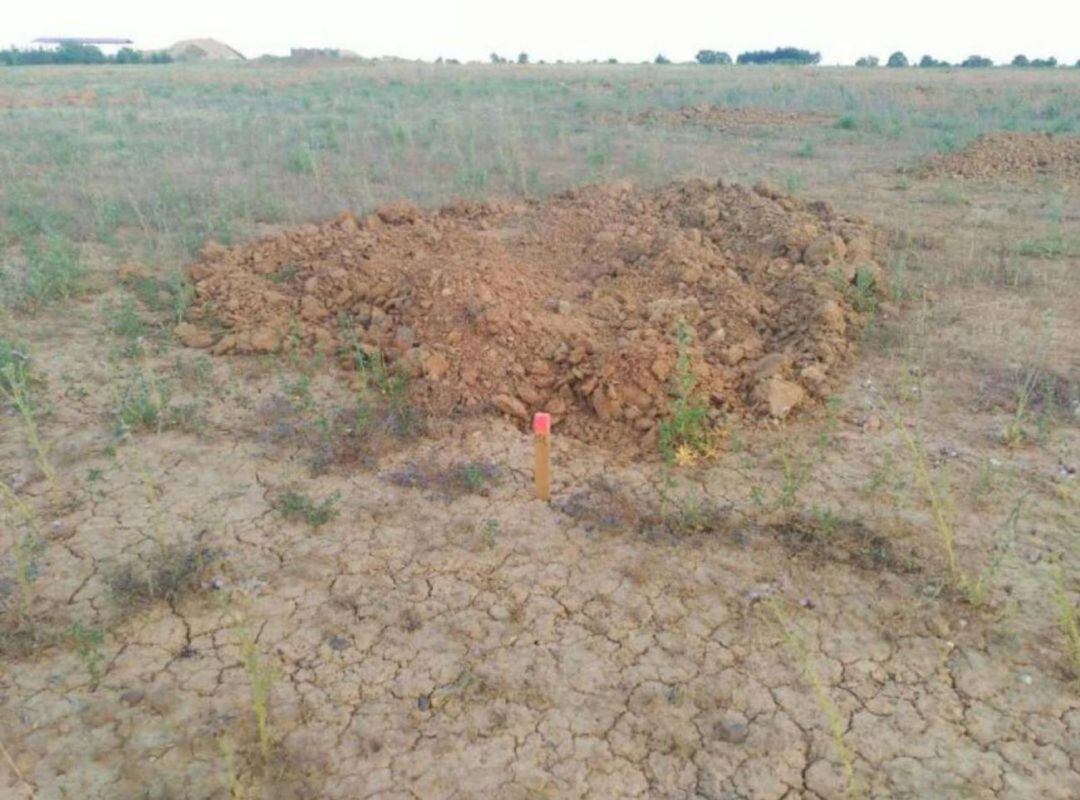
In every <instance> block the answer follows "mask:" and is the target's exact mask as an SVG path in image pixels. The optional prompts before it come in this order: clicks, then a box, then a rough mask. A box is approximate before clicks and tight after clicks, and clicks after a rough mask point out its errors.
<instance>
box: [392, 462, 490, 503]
mask: <svg viewBox="0 0 1080 800" xmlns="http://www.w3.org/2000/svg"><path fill="white" fill-rule="evenodd" d="M387 478H388V479H389V481H390V482H391V483H393V484H394V485H396V486H404V487H406V488H409V489H427V490H434V491H435V492H437V493H438V494H439V495H441V496H442V497H443V498H445V499H447V500H449V499H452V498H455V497H460V496H461V495H465V494H485V493H486V492H487V489H488V487H489V486H490V485H491V484H493V483H495V482H496V481H497V480H498V479H499V468H498V467H497V466H496V465H495V464H493V463H491V462H490V461H455V462H453V463H451V464H450V465H449V466H442V465H439V464H436V463H430V462H428V463H418V462H415V461H414V462H410V463H408V464H406V465H405V466H404V467H402V468H401V469H398V470H395V471H394V472H392V473H390V474H389V475H388V476H387Z"/></svg>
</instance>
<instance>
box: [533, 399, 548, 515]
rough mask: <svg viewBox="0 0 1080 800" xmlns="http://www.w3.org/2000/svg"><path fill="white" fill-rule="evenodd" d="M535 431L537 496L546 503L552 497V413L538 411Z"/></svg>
mask: <svg viewBox="0 0 1080 800" xmlns="http://www.w3.org/2000/svg"><path fill="white" fill-rule="evenodd" d="M533 432H534V433H536V461H535V463H534V465H533V476H534V481H535V483H536V497H537V499H539V500H543V501H544V502H545V503H546V502H547V501H548V500H550V499H551V435H550V434H551V414H545V413H543V412H542V411H541V412H538V413H537V414H536V416H534V417H533Z"/></svg>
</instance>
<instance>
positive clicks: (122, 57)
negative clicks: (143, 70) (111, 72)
mask: <svg viewBox="0 0 1080 800" xmlns="http://www.w3.org/2000/svg"><path fill="white" fill-rule="evenodd" d="M172 60H173V59H172V56H170V55H169V54H168V53H165V52H159V51H155V52H149V53H148V52H144V51H142V50H135V49H134V48H131V47H123V48H121V49H120V50H118V51H117V53H116V55H114V56H107V55H105V54H104V53H103V52H101V48H99V47H96V46H94V45H92V44H78V43H77V42H64V43H63V44H61V45H60V46H59V47H57V48H55V49H51V50H49V49H45V48H37V49H33V50H20V49H19V48H17V47H9V48H8V49H7V50H0V64H3V65H5V66H9V67H12V66H24V65H39V64H168V63H169V62H170V61H172Z"/></svg>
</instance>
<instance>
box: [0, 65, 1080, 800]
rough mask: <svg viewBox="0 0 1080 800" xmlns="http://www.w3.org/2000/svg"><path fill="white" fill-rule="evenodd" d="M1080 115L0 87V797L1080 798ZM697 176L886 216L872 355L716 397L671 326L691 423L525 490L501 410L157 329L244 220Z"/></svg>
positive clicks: (540, 91)
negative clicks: (199, 266)
mask: <svg viewBox="0 0 1080 800" xmlns="http://www.w3.org/2000/svg"><path fill="white" fill-rule="evenodd" d="M717 109H719V111H717ZM732 109H736V110H737V111H735V112H732ZM1003 132H1006V133H1015V134H1030V133H1039V134H1046V135H1047V136H1048V137H1049V138H1046V139H1043V138H1036V137H1032V138H1026V137H1024V136H1019V137H1016V139H1015V140H1014V139H1011V138H1009V137H1005V138H1004V139H1002V140H1000V141H1006V142H1012V141H1020V142H1022V143H1023V144H1022V146H1023V147H1032V148H1034V149H1035V152H1043V148H1044V146H1045V147H1046V148H1050V147H1057V148H1059V149H1057V150H1055V151H1054V152H1056V153H1065V155H1064V156H1063V158H1064V159H1065V160H1064V161H1054V160H1052V159H1050V158H1049V157H1047V158H1042V157H1039V156H1037V157H1036V158H1035V159H1034V160H1033V161H1025V160H1024V158H1025V157H1023V156H1022V155H1018V154H1019V153H1021V151H1020V150H1011V149H1009V147H1011V146H1012V145H1009V146H1005V145H1002V146H1001V150H1000V152H998V151H995V150H994V147H997V146H998V145H996V144H994V143H995V142H997V141H999V140H997V139H989V140H981V141H983V142H984V143H985V142H988V141H989V142H990V145H987V148H988V149H987V150H986V152H987V153H989V155H987V156H985V158H986V159H987V160H986V161H979V164H978V168H977V169H975V170H974V171H972V172H964V171H963V170H957V169H954V168H953V167H952V166H951V165H953V164H954V163H956V162H954V161H951V160H950V159H963V158H964V157H965V154H970V153H971V152H972V151H971V150H969V149H967V148H969V146H970V145H972V144H973V143H975V142H977V141H979V140H978V137H980V136H982V135H984V134H998V133H1003ZM1078 136H1080V69H1026V70H1022V69H970V70H964V69H960V70H954V69H947V70H946V69H942V70H936V69H915V68H910V69H884V68H880V69H855V68H850V69H849V68H806V69H791V68H769V67H760V68H754V67H703V66H675V65H671V66H653V65H649V66H630V65H625V66H623V65H591V66H569V65H567V66H555V65H546V66H545V65H533V66H517V65H506V66H487V65H485V66H456V65H419V64H407V63H401V64H382V65H366V64H349V63H347V62H341V63H330V64H323V65H313V64H307V65H300V64H288V63H268V64H260V63H254V62H252V63H247V64H241V65H225V66H214V65H179V64H176V65H160V66H102V67H21V68H4V69H3V70H2V71H0V142H3V145H2V146H0V402H2V412H3V413H2V416H0V499H2V501H3V502H2V504H0V511H2V512H3V513H2V515H0V796H3V797H13V798H30V797H36V798H61V797H79V798H83V797H85V798H91V797H92V798H98V797H100V798H210V797H213V798H229V797H232V798H241V797H243V798H256V797H258V798H313V797H334V798H339V797H340V798H360V797H378V798H399V797H400V798H425V800H426V799H427V798H441V797H447V798H449V797H464V798H472V797H489V798H500V799H501V798H539V797H550V798H564V797H595V798H617V797H649V798H668V797H670V798H716V799H718V798H732V799H733V798H755V799H760V800H766V799H768V798H775V799H776V800H781V798H783V799H784V800H792V799H793V798H822V799H831V798H847V797H881V798H991V797H992V798H1015V800H1025V799H1026V798H1033V797H1041V798H1060V800H1072V799H1074V798H1077V797H1080V608H1078V599H1080V578H1078V574H1080V572H1078V570H1080V476H1078V474H1077V472H1078V470H1080V280H1078V276H1080V178H1078V177H1077V176H1078V175H1080V170H1078V168H1077V167H1078V162H1080V159H1078V158H1077V156H1076V154H1077V152H1078V149H1077V147H1076V140H1077V137H1078ZM1048 143H1050V144H1048ZM1017 146H1018V147H1020V145H1017ZM1069 148H1071V150H1070V149H1069ZM1024 152H1026V151H1024ZM1047 152H1049V149H1047ZM1070 153H1071V155H1070ZM980 158H983V156H980ZM1070 158H1071V159H1072V160H1071V161H1070V160H1069V159H1070ZM987 164H989V166H986V165H987ZM688 179H702V180H705V181H708V182H710V183H715V182H716V181H717V180H718V179H722V180H723V182H724V183H725V184H732V183H735V184H744V185H746V186H751V185H755V184H758V185H759V186H762V187H763V188H761V189H760V192H761V193H764V194H762V196H765V194H767V195H768V196H773V195H775V196H776V197H777V198H780V199H779V200H777V202H780V203H783V204H788V205H793V204H797V203H801V202H802V201H807V206H806V207H809V208H814V209H818V210H819V212H818V213H821V214H823V215H824V216H826V217H829V216H830V215H832V214H833V211H832V210H831V209H835V210H836V212H843V213H851V214H857V215H860V216H861V217H863V218H865V220H866V221H867V224H869V225H871V226H873V227H874V229H875V230H876V231H877V232H878V241H877V242H876V243H875V247H876V249H877V253H876V259H877V263H880V265H881V266H882V267H883V274H881V275H879V276H877V279H876V280H875V281H874V282H873V286H863V285H862V283H860V282H859V281H860V280H861V279H859V280H856V281H855V283H854V284H853V285H852V286H848V285H846V284H845V286H844V287H842V296H843V299H844V302H845V303H847V304H850V305H851V307H853V308H854V309H855V312H857V316H858V319H859V320H860V325H859V328H858V330H857V331H855V329H854V328H852V331H851V334H850V335H851V336H852V337H853V338H854V340H855V348H854V350H853V351H852V352H853V355H852V356H851V358H850V360H849V361H848V362H846V366H845V370H844V371H843V372H842V373H840V376H841V379H839V380H837V381H836V382H835V383H834V384H832V385H831V386H830V389H829V391H828V393H827V394H825V395H823V396H820V397H817V398H816V399H814V401H813V402H810V401H807V402H805V403H803V404H802V405H801V406H800V407H799V408H798V409H797V410H796V411H795V412H794V413H792V414H791V415H790V416H785V417H784V419H782V420H780V419H770V418H769V415H767V414H766V415H758V416H754V415H740V414H728V415H724V414H720V413H719V412H717V411H715V410H714V411H711V412H710V413H709V415H708V419H707V421H706V422H701V421H700V420H698V419H697V418H696V417H694V413H693V408H695V406H694V405H693V404H694V402H696V401H694V399H693V398H692V397H691V395H692V389H693V380H692V379H690V377H689V373H686V374H684V373H683V372H682V371H680V370H682V367H683V366H686V365H687V364H688V363H690V362H691V361H692V358H690V357H689V356H687V352H688V351H687V350H686V348H687V347H690V346H691V345H692V344H693V341H692V340H693V339H694V336H695V334H693V332H691V333H689V334H687V333H685V331H686V328H685V326H684V324H683V323H682V322H681V321H680V323H679V325H678V327H677V329H676V328H675V327H671V328H670V329H666V330H662V331H661V336H662V337H664V341H665V342H666V343H667V345H668V346H670V348H677V349H678V352H679V354H680V360H679V364H681V365H682V366H676V367H675V373H674V374H673V377H672V378H671V379H670V380H671V395H672V397H671V405H670V407H669V408H667V409H666V410H665V411H664V413H663V414H662V415H661V416H665V415H666V417H667V418H668V419H674V420H676V421H677V422H678V423H679V424H680V425H682V427H681V428H679V430H680V431H681V433H680V435H682V436H683V437H684V439H685V441H684V445H685V443H686V442H689V443H690V444H692V445H693V446H692V447H691V446H682V447H680V448H679V449H678V451H677V453H676V452H675V451H674V450H672V449H666V450H665V452H661V449H660V448H659V447H658V448H657V449H656V451H655V452H651V453H650V452H634V453H630V452H629V451H627V450H622V449H620V448H618V447H615V448H607V447H601V446H600V445H598V444H585V443H583V442H581V441H578V440H575V439H572V438H570V437H568V436H560V435H559V426H558V420H557V424H556V427H555V435H554V437H553V449H554V473H553V498H552V502H551V503H550V504H545V503H542V502H539V501H537V500H534V499H533V497H532V463H533V462H532V458H533V449H532V448H533V443H532V441H531V438H532V437H531V435H529V434H528V432H527V431H526V430H525V427H524V426H523V425H521V424H520V422H519V421H516V420H514V419H512V418H508V415H507V414H503V413H500V411H507V408H508V405H507V403H503V402H500V401H498V400H495V399H494V398H492V399H485V401H484V402H481V403H480V404H479V405H477V406H476V407H471V408H469V409H468V410H467V412H461V413H453V414H447V415H445V416H436V415H432V414H429V413H425V411H424V409H423V408H421V407H420V406H419V405H418V404H416V403H414V400H415V397H416V393H415V392H414V391H413V388H414V387H415V383H413V384H410V381H411V380H413V378H414V377H415V376H412V375H410V374H407V371H406V370H405V369H404V368H402V367H400V365H399V364H398V362H391V363H387V362H385V361H384V360H383V358H382V355H381V354H379V356H378V358H373V357H368V356H370V351H364V352H365V353H366V354H367V355H366V356H365V358H364V360H363V363H362V364H360V369H345V368H342V365H341V363H340V362H341V359H340V358H335V357H334V354H327V353H325V352H319V351H318V348H316V349H315V350H314V351H313V350H312V349H311V348H310V347H307V346H305V345H304V344H303V342H302V340H301V339H300V338H296V339H295V346H292V345H290V344H288V342H290V341H294V340H292V339H289V338H288V337H286V340H285V341H286V344H284V345H282V346H281V347H280V348H268V349H271V350H273V352H263V353H259V354H242V353H237V352H232V353H226V352H225V348H218V347H216V346H214V347H207V346H205V345H206V344H208V343H207V342H194V341H193V340H189V341H188V342H187V343H188V344H193V343H194V344H199V345H201V346H196V347H189V346H184V343H183V342H182V341H181V339H185V338H186V337H185V336H180V335H178V331H190V330H191V329H193V328H194V327H197V326H202V327H207V326H209V322H208V320H210V321H211V322H213V321H214V319H216V317H215V316H214V312H215V311H220V312H222V313H223V314H226V313H227V312H229V311H230V308H228V303H227V302H226V303H225V306H226V307H224V308H221V309H215V308H213V307H210V308H209V309H208V301H207V299H206V297H203V296H200V295H199V294H198V293H197V290H196V285H195V283H193V280H192V277H191V274H189V272H188V268H189V267H190V265H192V264H195V263H198V262H200V261H204V260H206V259H212V258H214V257H219V256H220V254H221V253H223V252H229V251H223V250H222V247H232V246H237V245H243V244H245V243H249V242H251V241H253V240H256V239H258V238H260V237H264V236H280V235H281V233H282V232H283V231H289V230H292V229H297V228H302V230H304V231H308V232H312V231H314V232H316V233H317V231H318V229H316V228H314V226H313V225H312V223H322V222H323V221H325V220H328V219H330V218H333V217H336V216H338V215H340V214H341V213H342V212H346V211H349V212H353V213H355V214H356V215H358V216H359V217H361V218H362V217H363V216H364V215H367V214H371V213H372V212H374V211H375V210H376V209H378V208H380V207H384V206H387V205H390V204H394V207H395V208H398V209H400V208H404V207H405V206H403V205H402V204H404V203H411V204H415V205H417V206H419V207H420V208H421V209H425V210H431V209H436V208H438V207H441V206H444V205H446V204H449V203H457V206H456V207H458V208H464V209H466V210H465V211H461V212H460V213H461V214H462V215H467V214H468V213H473V212H472V211H469V209H475V208H476V207H478V204H480V203H482V202H484V201H498V202H501V203H518V202H520V201H522V200H523V199H526V200H528V201H530V202H531V201H541V200H543V199H545V198H550V197H552V196H554V195H557V194H558V193H562V192H565V191H566V190H568V189H571V188H574V187H580V186H583V185H586V184H597V183H599V184H612V183H615V182H625V181H629V182H632V183H633V184H635V185H637V186H640V187H644V188H645V189H647V190H652V189H654V188H656V187H662V186H664V185H665V184H668V183H669V182H671V181H674V180H688ZM789 195H790V196H791V197H793V198H795V200H792V201H790V203H789V201H788V200H787V199H786V198H787V196H789ZM461 199H465V200H467V201H471V202H472V204H473V205H468V204H462V203H460V202H458V201H460V200H461ZM819 200H820V201H827V203H828V204H829V206H828V207H826V206H822V205H820V204H817V205H815V204H814V203H813V202H812V201H819ZM785 207H786V206H785ZM799 207H802V206H801V205H800V206H799ZM820 209H828V210H824V211H821V210H820ZM395 213H398V212H395ZM364 224H365V225H368V223H364ZM374 224H375V223H371V225H374ZM380 224H381V223H380ZM567 224H569V223H567ZM717 224H720V223H717ZM371 225H368V227H369V228H370V227H371ZM304 226H306V227H304ZM479 227H480V228H481V229H483V225H480V226H479ZM365 230H367V228H365ZM717 230H718V229H717ZM483 233H484V234H486V235H487V239H485V238H484V236H483V235H480V237H479V241H481V242H484V241H489V240H490V241H494V240H496V239H498V238H499V236H500V235H503V236H504V238H505V237H506V236H510V233H507V232H506V231H500V230H496V231H484V232H483ZM512 233H513V235H518V232H512ZM311 235H315V234H314V233H312V234H311ZM361 235H364V236H366V235H367V234H366V233H364V234H361ZM373 235H374V234H373ZM713 235H714V238H715V239H716V240H718V241H719V240H720V239H721V238H722V237H721V236H720V234H719V233H716V232H715V231H714V234H713ZM697 236H698V239H697V240H695V241H698V240H700V233H699V234H697ZM280 241H282V242H285V243H286V244H285V245H283V246H286V245H287V244H288V241H290V240H288V239H287V237H286V238H282V239H280ZM470 241H471V240H470ZM763 246H764V243H763ZM480 250H482V248H480ZM208 254H209V255H208ZM412 255H413V254H412V252H411V251H410V252H407V253H405V255H404V256H403V258H411V257H412ZM585 258H586V254H585V253H583V254H582V259H583V260H584V259H585ZM803 258H804V260H806V261H809V260H810V259H809V257H808V256H804V257H803ZM796 260H797V259H796ZM789 266H790V265H789ZM302 267H303V265H299V266H298V267H297V268H298V269H299V268H302ZM295 274H296V270H295V269H292V265H286V267H282V268H281V269H280V270H278V272H276V273H274V275H273V276H272V279H273V280H277V281H280V282H281V283H282V284H283V285H284V284H289V283H290V282H291V281H293V279H294V278H295ZM512 278H513V276H510V278H509V280H512ZM522 280H524V279H522ZM782 283H783V282H782V281H781V282H780V284H782ZM199 291H201V284H200V288H199ZM282 291H284V289H282ZM837 291H840V290H837ZM672 292H673V293H676V294H677V292H685V284H679V288H678V289H674V288H673V289H672ZM393 302H396V301H393ZM393 302H392V303H391V306H390V310H391V315H392V314H393V313H394V307H393ZM211 306H212V304H211ZM846 307H847V306H845V308H846ZM558 309H559V311H560V313H564V310H563V308H562V306H559V307H558ZM534 311H535V313H537V314H540V313H542V307H541V306H540V305H539V304H538V305H537V308H536V309H534ZM855 312H852V313H855ZM380 313H381V312H380ZM755 313H758V312H755ZM473 322H475V323H476V324H477V325H480V324H482V319H481V320H472V319H471V318H469V320H468V321H467V322H463V323H462V324H463V325H464V324H473ZM193 323H195V325H193ZM178 326H180V327H178ZM220 333H221V331H215V335H220ZM409 333H410V335H411V334H412V331H411V330H410V331H409ZM397 335H400V328H399V329H398V334H397ZM687 342H690V344H687ZM357 352H360V351H357ZM690 352H696V351H690ZM684 356H685V357H684ZM346 360H347V359H346ZM763 360H764V359H763ZM358 363H359V359H358ZM402 363H404V359H402ZM574 363H575V364H576V363H577V362H574ZM466 366H469V365H464V364H456V363H452V362H451V363H449V364H446V365H440V366H439V370H440V371H446V370H449V371H450V372H456V371H458V370H459V369H462V368H464V367H466ZM568 369H569V368H568ZM686 369H690V367H689V366H686ZM718 369H724V367H718ZM429 372H430V370H429ZM658 374H659V373H658ZM428 377H430V375H428ZM680 377H683V378H686V379H687V380H686V381H684V382H680ZM663 379H664V380H668V378H667V377H666V373H665V377H664V378H663ZM423 380H424V378H421V382H422V381H423ZM708 400H709V399H708V398H704V399H703V400H702V402H707V401H708ZM515 401H516V402H519V403H520V401H517V400H516V398H515ZM594 405H595V401H594ZM509 407H510V411H511V413H510V414H509V417H512V416H513V413H512V411H513V406H512V404H510V406H509ZM688 409H689V410H688ZM597 413H598V414H600V413H601V412H600V411H599V410H598V411H597ZM774 416H783V415H774ZM373 420H391V421H392V424H388V425H385V426H380V427H378V429H377V430H376V425H375V423H373ZM699 424H702V425H704V426H706V428H707V429H702V430H700V431H698V430H697V429H696V428H695V430H694V436H690V435H689V434H687V433H686V429H687V428H689V427H693V426H696V425H699ZM657 430H659V431H660V432H659V440H660V441H661V442H663V441H664V436H665V433H664V431H665V430H671V428H666V429H663V430H661V429H659V428H658V429H657ZM698 434H700V436H699V435H698ZM343 443H344V444H343ZM346 445H347V446H346ZM344 451H348V452H344ZM665 456H667V457H666V458H665Z"/></svg>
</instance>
